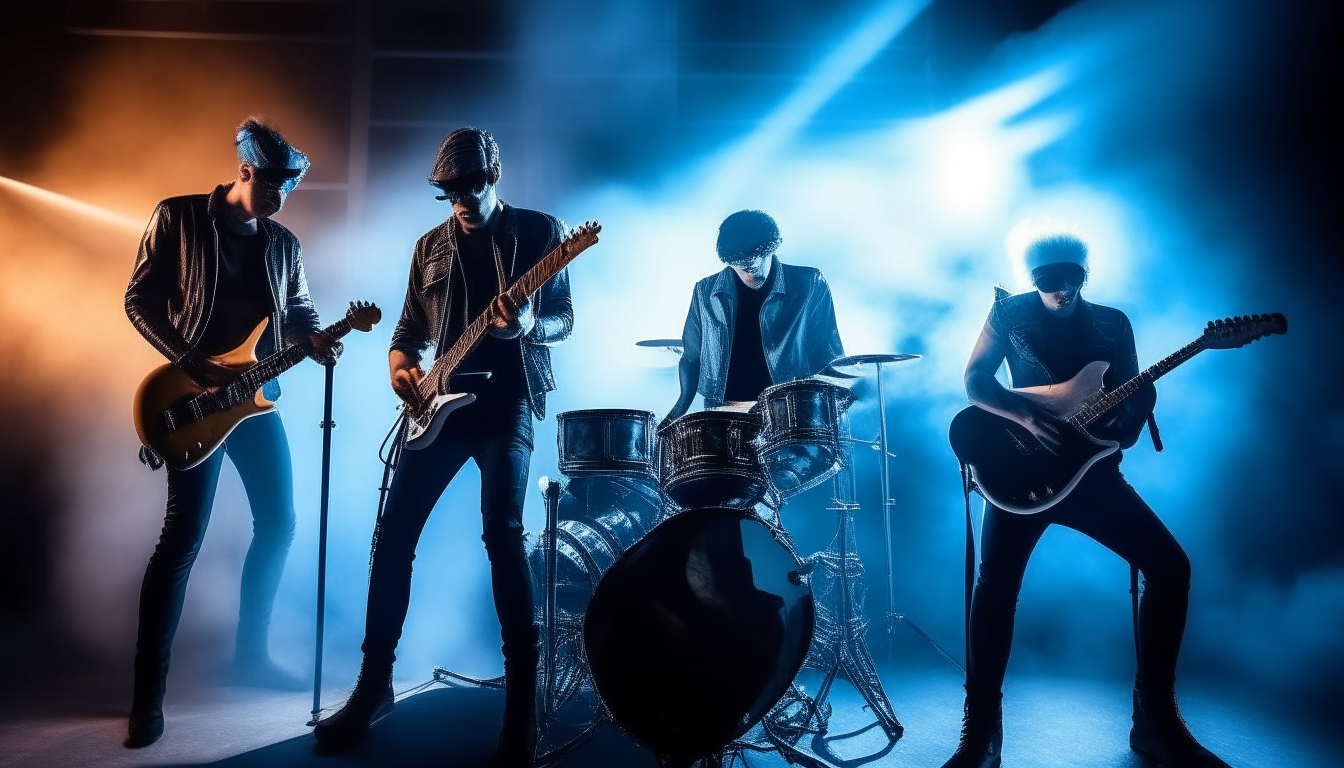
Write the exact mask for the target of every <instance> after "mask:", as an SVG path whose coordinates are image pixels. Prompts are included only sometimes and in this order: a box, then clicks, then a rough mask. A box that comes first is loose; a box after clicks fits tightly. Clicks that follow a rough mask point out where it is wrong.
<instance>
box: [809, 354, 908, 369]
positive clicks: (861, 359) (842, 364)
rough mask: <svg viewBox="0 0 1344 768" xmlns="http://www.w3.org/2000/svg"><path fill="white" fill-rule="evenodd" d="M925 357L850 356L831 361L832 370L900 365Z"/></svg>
mask: <svg viewBox="0 0 1344 768" xmlns="http://www.w3.org/2000/svg"><path fill="white" fill-rule="evenodd" d="M921 357H923V355H896V354H881V355H849V356H848V357H837V358H836V359H834V360H832V361H831V365H830V367H831V368H848V367H849V366H851V365H868V364H870V363H900V362H903V361H905V360H918V359H920V358H921Z"/></svg>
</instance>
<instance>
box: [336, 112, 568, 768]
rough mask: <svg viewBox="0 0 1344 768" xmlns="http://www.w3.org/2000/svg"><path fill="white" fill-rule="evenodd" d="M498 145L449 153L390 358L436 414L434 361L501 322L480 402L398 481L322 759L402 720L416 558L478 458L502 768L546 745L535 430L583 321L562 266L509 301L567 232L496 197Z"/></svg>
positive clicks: (461, 132)
mask: <svg viewBox="0 0 1344 768" xmlns="http://www.w3.org/2000/svg"><path fill="white" fill-rule="evenodd" d="M500 173H501V166H500V160H499V147H498V146H497V145H496V143H495V139H494V137H493V136H491V135H490V133H489V132H488V131H484V130H481V129H479V128H459V129H457V130H455V131H453V132H451V133H449V134H448V135H447V136H446V137H445V138H444V139H443V142H442V144H440V146H439V151H438V154H437V156H436V157H435V159H434V166H433V169H432V170H431V172H430V176H429V183H430V184H431V185H433V186H435V187H437V188H438V190H439V191H440V192H441V194H440V195H438V196H437V198H438V199H439V200H446V201H448V202H449V203H450V204H451V205H452V211H451V213H450V215H449V216H448V218H447V220H445V221H444V222H443V223H442V224H440V225H439V226H437V227H435V228H434V229H432V230H430V231H429V232H427V233H425V235H424V236H422V237H421V238H420V240H419V242H417V243H416V246H415V253H414V255H413V256H412V258H411V274H410V285H409V287H408V288H407V291H406V302H405V304H404V306H403V308H402V314H401V319H400V321H398V323H397V327H396V330H395V331H393V334H392V348H391V351H390V352H389V354H388V362H389V367H390V373H391V383H392V389H393V391H395V392H396V393H397V395H398V396H399V397H401V398H402V399H403V400H404V401H405V402H406V407H407V408H408V409H410V410H411V411H412V412H413V413H415V412H419V411H421V410H422V409H424V408H425V407H426V403H425V402H423V398H422V395H421V394H420V392H419V390H418V389H417V385H418V384H419V383H420V381H421V379H422V378H424V377H425V372H424V370H423V369H422V368H421V367H420V358H421V355H422V354H423V353H424V352H425V351H426V350H427V349H428V348H429V347H430V346H433V347H434V348H435V353H436V355H439V356H444V355H447V354H448V352H449V350H450V349H451V348H452V347H453V345H454V343H455V342H456V341H457V340H458V339H459V338H460V337H462V336H463V335H464V332H465V331H466V329H467V328H468V327H469V326H470V325H471V323H472V319H473V318H476V317H478V316H480V315H482V313H486V312H488V313H489V315H488V316H489V318H490V321H489V326H488V333H487V334H486V336H485V337H484V340H483V341H482V342H481V344H480V345H479V346H478V347H476V348H475V350H474V351H473V352H471V353H470V355H468V356H467V357H466V358H465V360H464V361H463V362H462V363H461V365H460V366H459V367H458V371H459V372H460V373H462V374H484V373H487V372H488V373H489V374H490V375H489V376H488V377H486V376H483V375H475V376H467V375H463V376H457V377H454V379H455V380H454V381H453V390H454V391H455V392H466V393H470V394H472V395H474V396H475V401H474V402H473V403H471V404H470V405H467V406H466V407H464V408H461V409H460V410H456V411H453V412H452V413H451V415H448V416H447V417H446V421H445V422H444V423H443V427H442V431H441V432H439V434H438V436H437V437H435V438H434V439H433V441H432V442H431V443H430V444H429V445H428V446H427V447H423V448H420V449H418V450H410V449H408V450H407V451H406V452H405V453H403V454H402V455H401V463H400V465H399V466H398V467H397V470H396V474H395V475H394V477H393V480H392V485H391V488H390V489H389V491H388V495H387V504H386V507H385V508H384V512H383V516H382V518H381V520H380V521H379V523H378V527H377V529H376V530H375V532H374V545H373V562H372V567H371V569H370V574H369V600H368V611H367V614H366V619H365V630H364V645H363V651H364V660H363V664H362V665H361V667H360V672H359V680H358V682H356V684H355V689H354V691H353V692H352V693H351V694H350V698H349V700H348V701H347V703H346V704H345V706H344V707H343V708H342V709H341V710H340V711H338V712H337V713H336V714H334V715H332V716H331V717H329V718H327V719H325V720H323V721H321V722H319V723H318V724H317V726H316V728H315V730H314V736H316V738H317V742H318V746H319V748H320V749H322V750H323V751H338V750H341V749H345V748H348V747H350V746H352V745H354V744H355V743H356V742H358V741H360V740H362V739H363V738H364V737H365V736H366V734H367V733H368V730H369V727H370V726H371V725H372V724H373V723H374V722H376V721H377V720H378V719H380V718H381V717H383V716H384V715H386V714H387V713H388V712H390V711H391V709H392V706H393V702H392V664H393V661H394V660H395V658H396V656H395V651H396V647H397V642H398V640H399V639H400V637H401V629H402V624H403V623H404V622H405V620H406V610H407V605H408V603H409V600H410V591H411V561H412V560H413V559H414V557H415V548H416V544H417V542H418V541H419V538H420V532H421V531H422V530H423V528H424V526H425V522H426V521H427V520H428V518H429V514H430V512H431V511H432V510H433V508H434V504H435V503H436V502H437V501H438V499H439V496H440V495H442V493H443V491H444V489H446V488H447V487H448V484H449V483H450V482H452V480H453V478H454V477H455V476H456V475H457V473H458V471H459V470H461V469H462V467H463V466H464V465H465V464H466V462H467V461H468V460H474V461H475V462H476V465H477V466H478V467H479V468H480V471H481V516H482V528H483V536H482V537H481V538H482V539H483V540H484V542H485V551H486V554H487V555H488V556H489V559H490V575H491V586H492V588H493V591H494V598H495V611H496V613H497V614H498V617H499V624H500V637H501V639H502V640H503V652H504V680H505V691H504V726H503V729H502V730H501V732H500V735H499V745H498V750H497V762H498V764H500V765H509V766H514V765H519V766H521V765H529V764H530V763H531V761H532V753H533V749H534V746H535V742H536V722H535V719H536V718H535V709H534V700H535V694H536V676H537V662H538V649H537V635H538V630H537V626H536V624H534V623H533V615H532V613H533V601H532V580H531V574H530V572H529V571H528V565H527V561H526V559H525V555H524V550H523V502H524V500H525V496H526V493H527V475H528V469H529V465H530V463H531V460H532V436H533V429H532V420H533V418H537V419H541V418H543V417H544V416H545V413H546V410H545V409H546V392H548V391H550V390H553V389H555V378H554V376H553V375H552V373H551V359H550V350H549V346H550V345H552V344H555V343H557V342H560V341H563V340H564V339H566V338H568V337H569V334H570V331H571V329H572V327H573V324H574V313H573V308H572V305H571V302H570V292H569V273H568V272H567V271H566V270H561V271H560V272H559V273H557V274H556V275H555V276H554V277H552V278H551V279H550V280H548V281H547V282H545V283H544V284H543V285H542V286H541V288H540V289H539V290H538V291H537V292H536V293H535V294H533V295H532V296H531V297H530V299H528V300H527V301H522V302H515V301H513V300H512V299H511V298H510V297H509V295H508V294H507V293H506V292H505V291H506V289H507V288H508V286H510V285H511V284H513V283H514V282H515V281H516V280H517V279H518V278H519V277H520V276H522V275H523V274H524V273H526V272H527V271H528V270H529V269H531V268H532V267H533V266H534V265H536V264H537V263H538V262H540V261H541V260H542V259H543V258H544V257H545V256H546V255H547V254H548V253H550V252H551V251H552V250H553V249H555V248H556V246H558V245H559V244H560V242H561V241H562V240H563V239H564V235H565V228H564V225H563V224H562V223H561V222H560V221H559V220H558V219H556V218H555V217H553V216H550V215H548V214H545V213H541V212H539V211H532V210H528V209H525V208H515V207H514V206H511V205H508V204H506V203H504V202H502V201H500V199H499V197H498V194H497V193H496V191H495V185H496V184H498V183H499V179H500Z"/></svg>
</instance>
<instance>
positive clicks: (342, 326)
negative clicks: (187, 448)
mask: <svg viewBox="0 0 1344 768" xmlns="http://www.w3.org/2000/svg"><path fill="white" fill-rule="evenodd" d="M351 330H352V326H351V325H350V318H349V317H343V318H341V319H340V320H338V321H336V322H335V323H332V324H331V325H330V326H328V327H327V329H326V333H327V334H329V335H330V336H331V337H332V338H334V339H339V338H341V337H343V336H345V335H346V334H348V333H350V331H351ZM308 351H309V345H308V342H307V341H306V340H305V341H303V342H301V343H299V344H293V345H290V346H288V347H285V348H284V349H282V350H280V351H279V352H276V353H274V354H272V355H270V356H269V357H267V358H266V359H264V360H260V361H258V362H257V364H256V365H254V366H252V367H251V368H248V369H247V370H246V371H244V372H243V374H242V375H241V376H239V377H238V378H236V379H234V380H233V381H231V382H229V383H228V384H226V385H225V386H222V387H220V388H219V389H216V390H214V391H212V392H202V393H201V394H199V395H197V396H196V397H194V398H192V399H191V401H190V402H189V403H188V404H187V407H188V408H190V409H191V411H192V412H193V413H194V414H198V415H197V418H201V417H203V416H208V415H210V414H212V413H219V412H220V411H226V410H228V409H230V408H232V407H234V406H236V405H238V404H239V403H241V402H243V401H244V400H247V399H248V398H249V397H252V396H253V395H254V394H256V392H257V390H259V389H261V388H262V386H263V385H264V384H266V382H268V381H270V380H272V379H275V378H278V377H279V376H280V374H282V373H284V372H285V371H288V370H289V369H290V368H293V367H294V366H296V365H298V364H299V363H301V362H303V359H304V358H305V357H307V356H308Z"/></svg>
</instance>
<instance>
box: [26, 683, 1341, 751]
mask: <svg viewBox="0 0 1344 768" xmlns="http://www.w3.org/2000/svg"><path fill="white" fill-rule="evenodd" d="M818 679H819V676H816V677H814V676H813V674H812V673H808V675H807V676H806V677H805V678H804V684H805V686H806V687H807V688H808V689H809V690H812V689H814V688H815V684H816V680H818ZM420 682H422V681H416V680H399V681H398V685H397V690H399V691H401V690H406V689H409V688H412V687H415V686H416V685H418V684H419V683H420ZM884 684H885V685H886V686H887V691H888V694H889V696H890V698H891V700H892V703H893V705H894V706H895V709H896V714H897V716H898V717H899V718H900V720H901V722H902V724H904V726H905V729H906V730H905V736H904V738H902V739H901V740H900V741H899V742H898V743H897V744H896V745H895V746H894V747H893V748H892V749H891V750H890V751H889V752H887V753H886V754H885V755H883V756H881V757H880V758H877V759H875V760H872V761H871V762H865V763H860V762H858V760H859V759H861V758H862V756H863V755H865V754H871V753H873V752H875V751H877V750H880V749H882V747H883V746H884V744H885V737H884V736H883V735H882V733H881V731H880V730H879V729H876V728H873V729H869V730H868V731H867V732H865V733H863V734H861V735H860V736H857V737H854V738H852V739H848V740H842V741H835V742H832V743H831V744H830V745H829V748H830V750H831V756H832V757H833V758H834V759H836V760H840V761H844V763H845V764H846V765H847V766H855V765H860V764H867V765H872V766H883V767H884V768H886V767H888V766H890V767H891V768H905V767H907V766H911V767H913V766H923V767H925V768H927V767H928V766H937V765H940V764H941V763H942V761H943V760H945V759H946V758H947V757H948V755H949V754H950V753H951V751H952V749H953V748H954V747H955V745H956V741H957V735H958V730H959V727H960V718H961V698H960V696H961V687H960V676H959V674H958V673H957V672H956V671H955V670H953V669H952V668H951V667H950V666H949V667H947V668H946V669H931V670H923V671H918V672H905V673H898V674H891V675H885V676H884ZM346 693H347V691H345V690H336V689H333V690H330V691H327V692H325V698H324V701H325V702H327V703H337V702H339V701H340V699H341V697H343V696H344V695H345V694H346ZM1181 700H1182V707H1183V709H1184V712H1185V716H1186V719H1187V720H1188V721H1189V722H1190V726H1191V729H1192V730H1193V731H1194V733H1195V734H1196V736H1198V737H1199V738H1200V739H1201V740H1202V741H1203V742H1204V743H1205V744H1206V745H1207V746H1209V747H1210V748H1212V749H1213V750H1214V751H1215V752H1217V753H1218V754H1219V755H1221V756H1222V757H1223V758H1224V759H1225V760H1227V761H1228V762H1229V763H1231V764H1232V765H1233V766H1236V768H1282V767H1283V766H1295V767H1296V768H1312V767H1319V768H1329V766H1335V765H1339V764H1340V760H1339V759H1338V757H1337V756H1338V754H1339V753H1340V749H1341V746H1344V743H1342V742H1344V739H1342V738H1341V737H1340V736H1339V735H1338V734H1333V733H1329V732H1327V731H1325V729H1324V728H1318V729H1312V728H1310V727H1309V726H1307V725H1306V724H1304V722H1303V721H1301V720H1300V719H1295V718H1292V717H1290V716H1288V715H1285V714H1283V713H1281V712H1278V711H1276V710H1274V709H1273V708H1270V707H1268V706H1258V707H1257V706H1256V705H1255V703H1253V702H1249V701H1244V700H1229V699H1228V698H1226V697H1222V696H1219V695H1216V694H1215V693H1212V692H1210V691H1208V690H1199V689H1190V688H1189V687H1188V686H1187V687H1186V688H1184V689H1183V690H1182V691H1181ZM1129 702H1130V699H1129V690H1128V687H1127V686H1126V685H1124V684H1123V683H1121V682H1119V681H1096V680H1079V679H1073V678H1051V677H1021V676H1010V678H1009V681H1008V685H1007V687H1006V690H1005V700H1004V710H1005V724H1004V727H1005V743H1004V764H1005V765H1008V766H1014V767H1015V768H1047V767H1048V768H1054V767H1056V766H1058V767H1060V768H1064V767H1068V768H1077V766H1092V767H1095V768H1141V767H1142V766H1144V765H1146V764H1145V763H1144V761H1142V760H1141V759H1139V758H1138V757H1137V756H1136V755H1134V754H1133V753H1132V752H1131V751H1130V750H1129V747H1128V743H1127V737H1128V733H1129V714H1130V709H1129V707H1130V703H1129ZM832 703H833V705H834V707H835V710H834V714H833V715H832V719H831V730H830V733H831V734H832V735H835V734H843V733H846V732H849V731H853V730H857V729H860V728H863V727H864V726H865V725H868V724H869V723H870V722H871V720H870V719H869V718H868V717H867V713H866V712H864V711H863V710H862V700H861V699H860V697H859V696H858V695H857V694H856V693H855V692H854V691H853V689H851V688H849V687H848V686H847V685H844V684H838V685H837V686H836V689H835V693H834V694H833V697H832ZM311 705H312V697H311V694H299V693H271V692H267V691H260V690H253V689H243V688H216V689H211V690H208V691H205V692H202V693H197V694H196V695H195V696H193V697H191V698H190V699H188V700H184V701H175V700H173V699H171V698H170V700H169V702H168V706H167V710H166V711H167V732H166V734H165V735H164V737H163V739H162V740H161V741H160V742H159V743H158V744H155V745H153V746H151V747H148V748H146V749H141V750H128V749H125V748H124V747H122V746H121V740H122V738H123V737H124V734H125V726H126V724H125V720H124V719H123V718H122V717H111V716H108V717H83V718H77V719H74V718H72V719H57V718H48V719H41V720H36V719H34V720H11V721H9V722H6V723H4V724H3V725H0V765H3V766H12V768H30V767H31V768H39V767H40V768H47V767H48V766H165V765H219V766H231V767H232V768H263V767H267V768H269V767H270V766H293V767H298V768H302V767H307V766H311V767H313V768H316V767H318V766H325V767H326V768H333V767H338V766H348V765H369V766H374V765H377V766H387V765H397V766H407V767H408V768H409V767H413V766H441V765H454V766H474V765H486V764H487V763H488V760H489V757H490V752H491V747H492V744H493V739H494V736H495V733H496V732H497V730H498V727H499V720H500V716H501V712H502V708H503V694H502V693H501V692H499V691H497V690H487V689H476V688H467V687H446V686H443V685H440V684H433V685H430V686H429V687H427V688H425V689H424V690H422V691H420V692H419V693H416V694H414V695H411V696H408V697H406V698H403V699H401V700H399V702H398V705H397V709H396V711H395V712H394V713H393V714H392V715H391V716H389V717H388V718H387V719H385V720H383V721H382V722H381V723H379V724H378V725H377V726H376V727H375V728H374V730H373V732H372V734H371V736H370V739H369V741H368V742H367V743H366V744H364V745H363V746H362V747H361V748H360V749H358V750H357V751H355V752H352V753H349V754H345V755H341V756H338V757H321V756H318V755H316V754H314V753H313V748H312V747H313V741H312V737H311V736H310V735H309V729H308V727H307V726H306V725H305V722H306V721H307V719H308V711H309V709H310V708H311ZM799 746H800V747H804V748H809V747H811V744H810V739H804V741H802V742H800V744H799ZM1332 755H1335V756H1336V757H1331V756H1332ZM749 764H750V765H752V766H772V767H773V766H780V767H782V766H785V765H786V763H785V761H784V760H783V759H782V758H780V757H779V756H778V755H758V754H751V755H750V757H749ZM560 765H562V766H568V767H573V768H578V767H579V766H584V767H585V768H586V767H588V766H622V768H643V767H644V766H647V767H648V768H654V766H655V765H656V763H655V761H654V759H653V757H652V755H650V754H649V753H648V752H646V751H645V750H643V749H641V748H640V747H639V746H638V745H636V744H635V743H633V742H632V741H631V740H630V739H629V738H628V737H627V736H625V735H624V734H623V733H621V732H620V731H619V730H617V729H616V728H614V727H610V726H606V727H603V728H601V729H599V730H598V732H597V734H596V735H595V737H594V738H593V739H591V740H590V741H588V742H587V743H586V744H584V745H583V746H582V747H580V748H579V749H577V750H576V751H575V752H573V753H571V754H570V755H568V756H567V757H566V759H565V760H564V761H563V762H561V763H560Z"/></svg>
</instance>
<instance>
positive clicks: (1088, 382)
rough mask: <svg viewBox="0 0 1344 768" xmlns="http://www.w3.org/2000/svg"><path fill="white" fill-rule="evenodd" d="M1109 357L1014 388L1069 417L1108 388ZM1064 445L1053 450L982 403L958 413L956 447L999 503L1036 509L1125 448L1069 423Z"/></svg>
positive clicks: (1016, 509)
mask: <svg viewBox="0 0 1344 768" xmlns="http://www.w3.org/2000/svg"><path fill="white" fill-rule="evenodd" d="M1109 367H1110V365H1109V364H1108V363H1104V362H1101V361H1097V362H1094V363H1088V364H1087V365H1086V366H1085V367H1084V368H1083V370H1081V371H1079V372H1078V375H1076V376H1074V377H1073V378H1072V379H1069V380H1068V381H1066V382H1064V383H1062V384H1049V385H1046V386H1041V387H1024V388H1022V389H1014V390H1013V392H1014V393H1015V394H1017V395H1020V396H1022V397H1024V398H1026V399H1028V400H1030V401H1032V402H1033V403H1035V404H1036V405H1038V406H1040V407H1041V408H1043V409H1045V410H1046V411H1048V412H1050V413H1051V414H1053V415H1054V416H1056V417H1058V418H1060V419H1067V418H1068V417H1070V416H1072V415H1073V414H1075V413H1077V412H1078V411H1079V410H1081V409H1082V408H1084V407H1085V406H1087V405H1088V404H1089V403H1092V402H1094V401H1096V400H1097V399H1098V398H1100V397H1101V396H1102V394H1103V392H1102V377H1103V376H1104V375H1105V374H1106V369H1107V368H1109ZM1061 437H1062V445H1060V446H1059V447H1058V448H1057V449H1056V453H1051V452H1050V451H1047V450H1046V449H1045V446H1043V445H1041V441H1039V440H1037V439H1036V436H1035V435H1033V434H1031V432H1029V431H1027V429H1026V428H1025V427H1023V426H1021V425H1020V424H1018V423H1017V422H1015V421H1012V420H1011V419H1005V418H1003V417H1002V416H997V415H995V414H992V413H990V412H989V411H986V410H983V409H981V408H978V407H976V406H971V407H970V408H966V409H964V410H962V411H961V413H958V414H957V415H956V418H954V419H952V427H951V429H950V431H949V439H950V440H951V443H952V452H953V453H955V454H956V455H957V459H958V460H959V461H960V462H961V463H962V464H964V465H966V466H967V468H968V469H969V470H970V473H971V479H972V480H973V481H974V482H975V490H976V491H977V492H978V493H979V494H980V495H981V496H983V497H985V500H986V501H988V502H989V503H990V504H993V505H994V506H996V507H998V508H1000V509H1003V510H1006V511H1008V512H1012V513H1014V514H1019V515H1033V514H1036V513H1037V512H1043V511H1045V510H1047V509H1049V508H1050V507H1053V506H1054V505H1056V504H1058V503H1059V502H1061V501H1063V500H1064V497H1066V496H1068V494H1069V492H1071V491H1072V490H1073V489H1074V488H1075V487H1076V486H1077V485H1078V482H1079V481H1080V480H1082V479H1083V475H1085V474H1087V470H1089V469H1091V468H1092V465H1093V464H1096V463H1097V462H1098V461H1100V460H1102V459H1104V458H1106V457H1107V456H1110V455H1111V454H1112V453H1115V452H1116V451H1118V450H1120V444H1119V443H1117V442H1115V441H1113V440H1098V439H1097V438H1095V437H1092V436H1091V435H1089V434H1087V433H1086V432H1084V431H1082V430H1078V429H1065V430H1064V432H1063V434H1062V436H1061Z"/></svg>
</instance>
